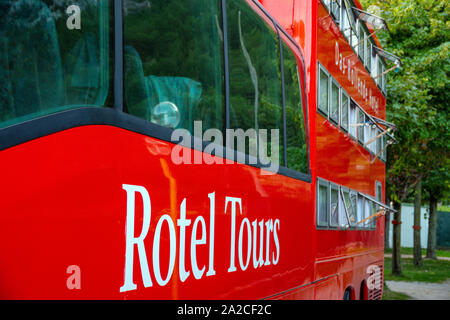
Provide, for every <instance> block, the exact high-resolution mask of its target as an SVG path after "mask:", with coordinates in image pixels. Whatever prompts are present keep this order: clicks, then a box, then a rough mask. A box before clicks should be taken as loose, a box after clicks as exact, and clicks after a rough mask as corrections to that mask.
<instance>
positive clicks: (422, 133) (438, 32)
mask: <svg viewBox="0 0 450 320" xmlns="http://www.w3.org/2000/svg"><path fill="white" fill-rule="evenodd" d="M362 4H363V6H364V7H366V8H367V7H368V6H369V5H377V6H379V7H380V9H381V12H382V16H383V18H385V19H386V21H387V23H388V25H389V29H390V32H389V33H388V32H379V33H378V35H379V39H380V41H381V43H382V45H383V47H384V48H385V49H386V50H388V51H390V52H392V53H394V54H396V55H398V56H400V57H401V59H402V62H403V68H402V69H401V70H400V71H399V72H396V73H391V74H390V76H389V77H388V79H389V80H388V85H387V88H388V97H387V120H388V121H390V122H393V123H395V124H396V125H397V127H398V130H397V131H396V133H395V134H396V139H397V140H398V143H397V144H394V145H393V146H391V147H390V150H389V155H388V162H387V194H388V197H389V198H390V199H391V200H392V201H393V202H394V208H396V209H397V210H398V212H397V213H396V214H394V221H393V222H394V223H396V224H394V230H393V239H394V241H393V262H392V272H393V273H394V274H401V264H400V263H401V261H400V224H399V223H401V212H400V208H401V202H402V201H404V199H405V198H406V197H407V195H408V194H409V193H410V191H411V190H412V189H413V188H414V187H415V186H416V184H417V183H419V182H420V181H422V180H424V179H426V177H427V176H428V175H429V174H430V172H432V170H436V169H437V168H441V167H442V166H443V165H444V164H445V161H446V159H448V149H449V141H450V137H449V126H450V125H449V116H448V101H449V98H450V97H449V94H450V81H449V77H448V74H449V69H450V67H449V63H448V61H449V48H450V33H449V32H448V29H449V26H450V22H449V20H448V16H449V13H450V8H449V3H448V1H446V0H424V1H420V2H419V1H411V0H383V1H381V0H365V1H362Z"/></svg>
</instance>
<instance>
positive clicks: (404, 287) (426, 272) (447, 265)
mask: <svg viewBox="0 0 450 320" xmlns="http://www.w3.org/2000/svg"><path fill="white" fill-rule="evenodd" d="M408 250H409V249H404V248H402V250H401V253H402V275H401V276H397V275H392V272H391V270H392V267H391V266H392V264H391V263H392V259H391V254H390V253H391V250H389V251H386V255H385V268H384V269H385V280H386V281H385V287H384V294H383V300H408V299H419V300H430V299H431V300H450V257H449V253H450V252H449V251H441V252H438V253H437V254H438V260H431V259H425V258H424V260H423V267H421V268H419V267H416V266H414V263H413V259H412V255H410V254H409V251H408Z"/></svg>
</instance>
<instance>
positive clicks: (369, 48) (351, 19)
mask: <svg viewBox="0 0 450 320" xmlns="http://www.w3.org/2000/svg"><path fill="white" fill-rule="evenodd" d="M322 3H323V4H324V6H325V8H326V9H327V11H328V12H329V14H330V16H331V17H332V19H333V20H334V22H335V23H336V24H337V25H338V26H339V27H340V30H341V33H342V35H343V36H344V37H345V38H346V39H347V41H348V43H349V45H350V47H352V49H353V51H354V52H355V53H356V54H357V56H358V57H359V59H360V60H361V63H362V64H363V65H364V66H365V67H366V68H367V70H368V71H369V74H370V76H371V77H373V78H374V77H376V76H377V75H378V74H380V72H378V73H376V72H374V65H376V63H377V61H378V60H382V58H380V57H378V55H377V54H375V52H374V50H373V47H374V45H375V42H374V40H373V37H372V34H371V33H370V32H369V29H368V28H367V26H366V24H365V22H364V21H362V20H360V19H358V17H357V16H356V15H355V14H354V12H353V11H352V3H351V2H350V1H348V0H322ZM353 6H354V5H353ZM381 68H382V67H381V66H380V67H379V68H378V70H380V69H381ZM375 82H376V83H377V84H378V86H379V88H380V90H381V91H382V92H384V93H386V79H385V77H384V76H382V77H380V79H379V80H378V79H375Z"/></svg>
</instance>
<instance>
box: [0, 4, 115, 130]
mask: <svg viewBox="0 0 450 320" xmlns="http://www.w3.org/2000/svg"><path fill="white" fill-rule="evenodd" d="M109 12H110V10H109V2H108V1H106V0H105V1H88V0H80V1H77V2H76V4H74V2H73V1H69V0H58V1H56V0H46V1H41V0H3V1H1V2H0V88H1V91H0V128H1V127H6V126H9V125H12V124H15V123H18V122H23V121H25V120H28V119H31V118H36V117H40V116H43V115H46V114H50V113H55V112H58V111H61V110H66V109H72V108H79V107H82V106H83V107H84V106H102V105H104V104H105V101H106V98H107V95H108V91H109V80H110V72H109V41H108V39H109V36H110V35H109V28H108V24H109ZM78 13H79V14H78Z"/></svg>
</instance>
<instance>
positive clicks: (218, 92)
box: [123, 0, 224, 133]
mask: <svg viewBox="0 0 450 320" xmlns="http://www.w3.org/2000/svg"><path fill="white" fill-rule="evenodd" d="M123 7H124V51H125V52H124V55H125V106H126V111H128V113H130V114H133V115H135V116H138V117H141V118H144V119H146V120H148V121H151V122H153V123H156V124H159V125H161V126H165V127H170V128H184V129H187V130H189V131H190V132H191V133H193V124H194V121H196V120H198V121H202V129H203V131H204V130H206V129H208V128H217V129H219V130H222V129H223V127H224V126H223V123H224V97H223V83H224V73H223V66H222V63H223V49H222V43H223V41H222V37H223V32H222V27H221V26H222V22H221V9H220V8H221V6H220V1H219V0H211V1H202V0H185V1H178V0H153V1H151V3H150V2H149V1H146V0H124V2H123ZM180 22H182V23H180Z"/></svg>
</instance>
